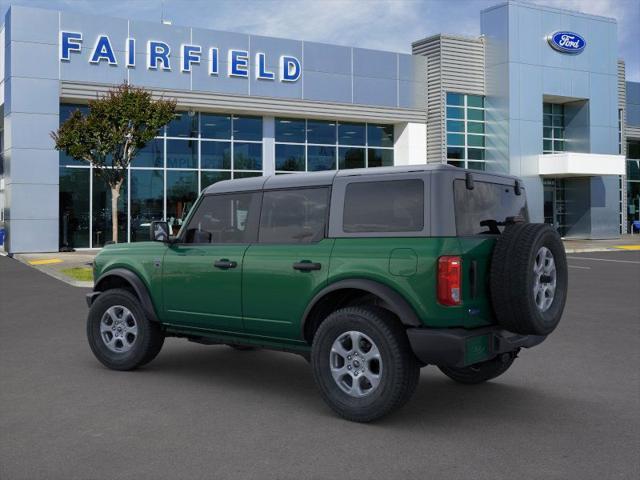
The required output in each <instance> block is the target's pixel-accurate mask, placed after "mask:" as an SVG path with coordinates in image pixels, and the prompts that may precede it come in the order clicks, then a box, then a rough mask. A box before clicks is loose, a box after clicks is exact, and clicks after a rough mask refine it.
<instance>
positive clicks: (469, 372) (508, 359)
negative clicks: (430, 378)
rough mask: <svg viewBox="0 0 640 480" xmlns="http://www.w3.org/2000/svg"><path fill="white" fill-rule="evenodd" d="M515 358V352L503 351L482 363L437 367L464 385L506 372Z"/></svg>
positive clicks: (483, 380)
mask: <svg viewBox="0 0 640 480" xmlns="http://www.w3.org/2000/svg"><path fill="white" fill-rule="evenodd" d="M515 359H516V353H503V354H502V355H498V356H497V357H496V358H493V359H491V360H488V361H486V362H482V363H476V364H475V365H470V366H468V367H462V368H455V367H438V368H439V369H440V371H441V372H442V373H444V374H445V375H446V376H447V377H449V378H450V379H451V380H455V381H456V382H458V383H464V384H466V385H475V384H477V383H483V382H486V381H488V380H491V379H493V378H496V377H499V376H500V375H502V374H503V373H504V372H506V371H507V370H508V369H509V367H510V366H511V364H513V361H514V360H515Z"/></svg>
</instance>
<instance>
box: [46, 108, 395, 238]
mask: <svg viewBox="0 0 640 480" xmlns="http://www.w3.org/2000/svg"><path fill="white" fill-rule="evenodd" d="M76 109H79V110H80V111H81V112H82V113H87V111H88V108H87V106H86V105H75V104H61V105H60V122H64V121H65V120H66V119H67V118H68V117H69V116H70V115H71V114H72V112H73V111H75V110H76ZM262 124H263V119H262V117H259V116H251V115H231V114H223V113H205V112H177V113H176V115H175V118H174V120H172V121H171V122H170V123H169V125H167V126H166V127H165V128H163V129H162V130H161V131H160V132H158V135H157V136H156V137H155V138H154V139H153V140H152V141H150V142H149V143H147V145H146V146H145V147H144V148H143V149H141V150H140V151H139V152H138V153H137V155H136V157H135V158H134V160H133V162H132V164H131V166H130V167H129V170H128V172H127V178H126V181H125V182H124V184H123V186H122V188H121V191H120V197H119V199H118V227H119V231H118V241H120V242H123V241H131V242H136V241H144V240H147V239H148V238H149V226H150V225H151V222H152V221H154V220H163V219H166V220H167V222H168V223H169V225H170V228H171V229H172V233H177V232H178V230H179V229H180V227H181V226H182V224H183V222H184V220H185V218H186V216H187V214H188V213H189V210H190V209H191V207H192V206H193V204H194V202H195V200H196V199H197V197H198V193H199V192H200V191H201V190H202V189H204V188H206V187H207V186H209V185H211V184H213V183H215V182H219V181H221V180H229V179H232V178H246V177H254V176H260V175H262V172H263V169H264V161H263V138H262V137H263V125H262ZM275 140H276V143H275V151H274V154H275V168H276V172H277V173H290V172H304V171H321V170H335V169H337V168H341V169H342V168H363V167H381V166H392V165H393V164H394V154H393V153H394V150H393V147H394V133H393V125H390V124H371V123H369V124H368V123H356V122H337V121H326V120H313V119H286V118H277V119H275ZM59 158H60V246H66V247H72V248H95V247H102V246H103V245H104V244H105V243H106V242H109V241H111V240H112V233H111V232H112V228H111V219H112V212H111V190H110V188H109V187H108V185H107V184H106V182H105V181H104V180H103V179H102V178H101V177H100V176H99V175H98V174H97V171H96V169H95V168H93V167H91V166H90V165H89V164H88V163H87V162H84V161H77V160H74V159H73V158H70V157H68V156H66V155H65V154H64V153H62V152H61V153H60V154H59Z"/></svg>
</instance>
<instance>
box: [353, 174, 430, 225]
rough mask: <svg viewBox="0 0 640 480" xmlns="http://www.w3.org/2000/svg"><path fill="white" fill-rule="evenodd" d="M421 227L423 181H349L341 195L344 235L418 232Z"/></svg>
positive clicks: (422, 216) (422, 220)
mask: <svg viewBox="0 0 640 480" xmlns="http://www.w3.org/2000/svg"><path fill="white" fill-rule="evenodd" d="M423 228H424V182H423V181H422V180H418V179H411V180H386V181H376V182H353V183H350V184H349V185H347V189H346V191H345V196H344V217H343V225H342V229H343V231H344V232H346V233H362V232H419V231H421V230H422V229H423Z"/></svg>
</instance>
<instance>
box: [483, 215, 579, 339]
mask: <svg viewBox="0 0 640 480" xmlns="http://www.w3.org/2000/svg"><path fill="white" fill-rule="evenodd" d="M567 283H568V282H567V257H566V254H565V251H564V245H563V244H562V240H561V239H560V236H559V235H558V233H557V232H556V231H555V230H554V229H553V228H551V227H550V226H549V225H546V224H544V223H518V224H514V225H509V226H507V228H505V230H504V232H503V234H502V235H500V237H499V238H498V240H497V242H496V246H495V248H494V250H493V256H492V258H491V269H490V290H491V301H492V303H493V309H494V312H495V315H496V318H497V320H498V323H499V324H500V325H501V326H503V327H504V328H505V329H507V330H509V331H511V332H515V333H521V334H531V335H548V334H549V333H551V332H552V331H553V330H554V329H555V328H556V327H557V326H558V322H559V321H560V318H561V317H562V312H563V311H564V305H565V302H566V300H567V287H568V285H567Z"/></svg>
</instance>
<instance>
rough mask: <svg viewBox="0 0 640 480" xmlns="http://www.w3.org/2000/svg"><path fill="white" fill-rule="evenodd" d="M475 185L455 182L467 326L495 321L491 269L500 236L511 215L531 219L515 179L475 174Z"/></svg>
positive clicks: (522, 189)
mask: <svg viewBox="0 0 640 480" xmlns="http://www.w3.org/2000/svg"><path fill="white" fill-rule="evenodd" d="M474 178H475V181H474V182H473V188H468V187H467V184H466V182H465V180H464V179H462V178H458V179H456V180H454V182H453V193H454V211H455V224H456V234H457V236H458V239H459V242H460V249H461V253H462V265H463V267H462V268H463V285H462V299H463V302H464V305H465V307H466V310H467V312H468V313H467V317H468V320H467V325H466V326H474V325H476V324H478V323H479V322H484V323H492V322H493V321H494V318H493V310H492V308H491V303H490V298H489V297H490V292H489V270H490V263H491V255H492V252H493V247H494V245H495V242H496V239H497V238H498V235H500V233H501V232H502V231H504V228H505V224H506V223H507V221H508V219H509V217H521V218H522V220H523V221H528V220H529V215H528V210H527V200H526V195H525V190H524V187H522V186H520V192H519V194H517V193H516V188H515V182H514V181H513V180H506V179H504V178H501V177H491V176H489V175H482V174H476V173H474Z"/></svg>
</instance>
